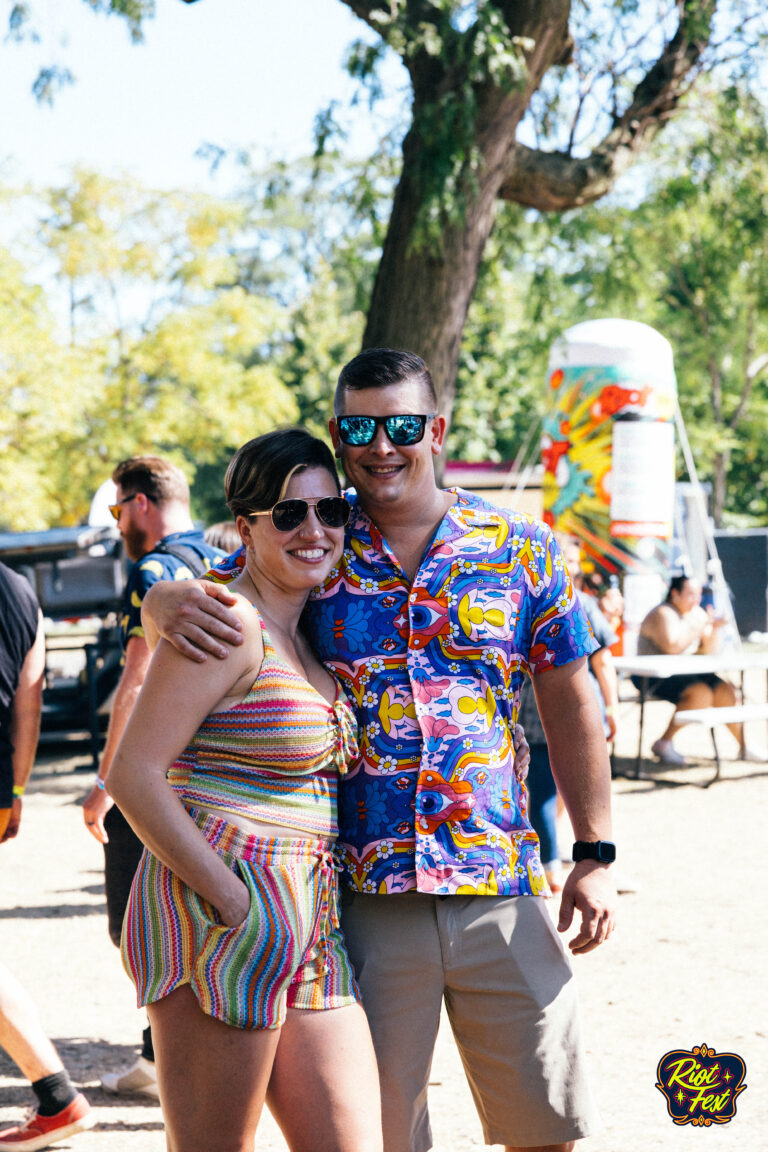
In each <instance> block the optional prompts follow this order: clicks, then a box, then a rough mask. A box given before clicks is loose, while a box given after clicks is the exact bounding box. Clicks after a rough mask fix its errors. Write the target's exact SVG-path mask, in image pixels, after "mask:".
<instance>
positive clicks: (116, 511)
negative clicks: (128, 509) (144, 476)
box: [109, 492, 138, 520]
mask: <svg viewBox="0 0 768 1152" xmlns="http://www.w3.org/2000/svg"><path fill="white" fill-rule="evenodd" d="M137 496H138V492H134V494H133V496H124V497H123V499H122V500H118V502H117V504H110V505H109V510H110V512H111V513H112V516H113V518H114V519H115V520H119V519H120V513H121V512H122V510H123V509H122V507H121V505H123V504H130V502H131V500H135V499H136V497H137Z"/></svg>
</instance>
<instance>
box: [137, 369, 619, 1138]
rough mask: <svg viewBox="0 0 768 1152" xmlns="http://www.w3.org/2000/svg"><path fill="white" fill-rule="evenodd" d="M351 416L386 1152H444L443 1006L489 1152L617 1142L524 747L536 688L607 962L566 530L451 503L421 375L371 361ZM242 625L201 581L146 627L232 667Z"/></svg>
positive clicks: (322, 593) (331, 617) (580, 647)
mask: <svg viewBox="0 0 768 1152" xmlns="http://www.w3.org/2000/svg"><path fill="white" fill-rule="evenodd" d="M334 410H335V415H334V417H333V419H332V420H331V421H330V425H329V429H330V434H331V438H332V441H333V445H334V447H335V449H336V452H337V455H338V456H340V458H341V462H342V466H343V469H344V473H345V475H346V477H347V480H348V482H349V484H350V490H348V492H347V499H348V500H349V501H350V503H351V505H352V513H351V516H350V521H349V525H348V528H347V546H346V548H345V551H344V557H343V560H342V562H341V564H340V565H339V566H338V569H336V570H334V571H332V572H331V573H330V574H329V575H328V577H327V579H326V581H325V583H324V585H323V586H322V588H321V589H319V590H318V591H317V592H316V593H314V594H313V597H312V599H311V601H310V604H309V607H308V611H307V613H306V628H307V632H308V636H309V637H310V638H311V640H312V643H313V645H314V647H315V650H316V651H317V653H318V655H319V656H320V658H321V659H322V660H323V662H324V663H325V665H326V666H327V667H329V668H331V669H332V670H333V671H334V672H335V673H336V674H337V675H338V676H339V678H340V679H341V681H342V683H343V684H344V685H345V687H346V688H347V690H348V692H349V694H350V696H351V697H352V698H353V699H354V702H355V705H356V711H357V719H358V725H359V731H360V738H361V744H360V753H359V757H358V759H357V761H356V762H355V764H354V765H353V766H352V768H351V770H350V772H349V773H348V774H347V775H346V776H345V777H344V778H343V782H342V784H341V787H340V793H339V842H340V847H341V849H342V852H343V861H344V881H345V884H344V887H343V889H342V928H343V930H344V934H345V938H346V940H347V947H348V949H349V955H350V957H351V959H352V963H353V965H354V968H355V973H356V976H357V979H358V982H359V984H360V988H361V990H362V994H363V1004H364V1006H365V1010H366V1013H367V1016H368V1019H369V1022H370V1026H371V1032H372V1035H373V1041H374V1047H375V1050H376V1057H377V1061H378V1066H379V1074H380V1078H381V1088H382V1120H383V1128H384V1148H385V1152H426V1150H427V1149H429V1148H430V1147H431V1144H432V1139H431V1132H430V1124H429V1111H428V1099H427V1097H428V1092H427V1086H428V1080H429V1070H430V1067H431V1062H432V1055H433V1049H434V1044H435V1039H436V1036H437V1031H438V1026H439V1020H440V1012H441V1008H442V1005H443V1003H444V1004H445V1007H446V1010H447V1012H448V1015H449V1017H450V1020H451V1024H452V1027H453V1033H454V1037H455V1040H456V1043H457V1045H458V1047H459V1049H460V1053H461V1057H462V1061H463V1064H464V1067H465V1069H466V1072H467V1076H468V1078H469V1081H470V1085H471V1088H472V1093H473V1097H474V1099H475V1103H476V1105H477V1108H478V1112H479V1113H480V1118H481V1122H482V1126H483V1131H484V1136H485V1141H486V1143H488V1144H502V1145H504V1146H505V1148H506V1149H507V1150H508V1152H509V1150H514V1149H518V1148H537V1149H546V1152H565V1150H566V1149H571V1148H573V1144H574V1141H575V1140H577V1139H579V1138H580V1137H582V1136H586V1135H589V1134H590V1133H591V1132H594V1131H595V1129H596V1127H597V1123H598V1121H597V1118H596V1114H595V1108H594V1105H593V1102H592V1097H591V1093H590V1091H589V1086H588V1083H587V1077H586V1069H585V1059H584V1052H583V1045H582V1041H581V1035H580V1024H579V1013H578V1004H577V997H576V989H575V980H574V977H573V972H572V969H571V965H570V962H569V959H568V957H567V954H566V951H565V949H564V947H563V945H562V944H561V942H560V938H559V936H558V934H557V932H556V931H555V929H554V927H553V925H552V923H551V920H550V917H549V913H548V911H547V909H546V907H545V905H544V899H543V898H544V897H546V896H547V895H548V888H547V882H546V878H545V875H544V870H543V868H542V864H541V859H540V856H539V848H538V838H537V836H536V833H535V832H534V830H533V829H532V827H531V824H530V821H529V819H528V795H527V790H526V788H525V786H524V783H523V781H522V779H521V778H520V777H521V775H522V773H520V772H518V771H517V769H516V766H515V756H514V742H515V733H516V719H517V710H518V706H519V698H520V689H521V686H522V684H523V681H524V679H525V677H526V674H530V676H531V678H532V680H533V685H534V691H535V695H536V701H537V705H538V709H539V713H540V715H541V719H542V723H543V725H544V729H545V732H546V737H547V741H548V744H549V751H550V757H551V762H552V769H553V772H554V774H555V777H556V780H557V784H558V788H559V790H560V793H561V795H562V797H563V800H564V802H565V805H566V808H567V810H568V813H569V816H570V818H571V823H572V825H573V828H574V832H575V835H576V843H575V844H574V850H573V856H574V861H575V863H574V867H573V869H572V871H571V872H570V873H569V876H568V878H567V880H566V882H565V885H564V887H563V892H562V897H561V903H560V916H559V922H558V929H559V931H560V932H566V931H568V929H569V928H570V926H571V924H572V923H573V919H574V915H577V916H578V918H579V921H578V924H577V925H576V931H575V933H574V935H573V936H572V938H571V939H570V940H569V941H568V946H569V948H570V950H571V952H572V953H574V954H582V953H586V952H589V951H591V950H592V949H594V948H596V947H598V946H599V945H600V944H602V943H603V942H604V941H605V940H606V939H607V938H608V937H609V936H610V934H611V932H612V930H613V924H614V907H615V900H616V894H615V885H614V884H613V880H612V877H611V875H610V864H611V861H612V860H613V858H614V856H615V847H614V845H613V844H612V843H611V842H610V835H611V818H610V765H609V761H608V752H607V745H606V741H605V737H604V735H603V730H602V723H601V718H600V712H599V709H598V706H597V702H596V700H595V696H594V693H593V691H592V689H591V686H590V683H589V676H588V671H587V658H588V656H589V654H590V653H591V652H592V651H593V650H594V649H595V641H594V639H593V638H592V636H591V634H590V630H589V626H588V623H587V620H586V618H585V616H584V613H583V611H582V609H581V607H580V606H579V603H578V600H577V597H576V594H575V590H574V587H573V584H572V582H571V580H570V577H569V575H568V571H567V569H566V566H565V564H564V561H563V558H562V555H561V553H560V550H559V548H558V546H557V543H556V541H555V540H554V538H553V536H552V533H551V531H550V530H549V528H548V527H547V526H546V525H545V524H543V523H541V522H539V521H537V520H534V519H532V518H531V517H529V516H525V515H522V514H519V513H516V512H513V511H511V510H508V509H502V508H496V507H494V506H493V505H491V504H489V503H488V502H487V501H485V500H484V499H482V498H480V497H478V496H476V495H474V494H473V493H470V492H466V491H463V490H461V489H450V490H444V489H442V488H440V487H438V485H437V483H436V478H435V471H434V461H435V459H436V458H437V456H438V455H439V454H440V452H441V451H442V447H443V438H444V435H445V428H446V421H445V418H444V417H443V416H442V415H441V414H440V412H439V405H438V402H437V398H436V394H435V388H434V384H433V381H432V377H431V374H430V372H429V369H428V368H427V365H426V364H425V363H424V361H423V360H422V359H421V358H420V357H419V356H416V355H415V354H413V353H410V352H402V351H398V350H395V349H380V348H373V349H368V350H366V351H364V352H362V353H360V354H359V355H358V356H356V357H355V358H354V359H353V360H352V361H351V362H350V363H349V364H347V365H346V366H345V367H344V368H343V369H342V371H341V374H340V376H339V380H338V385H337V388H336V394H335V400H334ZM240 563H242V556H239V557H238V556H237V555H236V556H234V557H231V558H230V559H229V560H228V561H226V562H225V564H224V565H223V566H220V568H219V570H218V574H217V579H219V580H225V579H226V578H227V576H228V575H230V574H231V572H232V571H236V570H237V568H238V564H240ZM226 603H227V596H226V589H223V588H221V587H220V586H218V585H216V584H214V583H211V582H207V583H206V582H200V583H196V584H195V585H194V586H190V587H189V588H183V589H175V588H170V587H168V586H164V587H158V588H157V589H153V590H152V591H151V593H150V595H149V597H148V598H147V601H146V605H145V608H146V614H147V617H148V618H149V617H150V616H151V617H152V619H153V625H152V626H153V627H157V628H158V629H159V631H160V632H161V633H162V634H163V635H164V636H167V637H168V638H169V639H171V640H172V642H173V643H174V644H175V645H176V646H177V647H178V649H179V651H180V652H181V653H183V654H185V655H187V656H189V657H191V658H192V659H193V660H197V661H201V660H203V661H205V660H206V659H207V655H208V654H212V655H214V656H217V657H226V659H225V660H224V663H228V662H229V660H230V659H231V658H232V655H233V654H234V653H236V652H237V651H238V650H239V649H238V642H239V628H240V624H239V621H238V620H237V618H236V616H235V615H234V614H232V613H227V611H226ZM230 645H232V647H230ZM216 662H217V661H213V662H211V661H208V663H204V664H203V667H204V668H205V667H208V666H209V665H210V664H211V663H213V664H215V663H216Z"/></svg>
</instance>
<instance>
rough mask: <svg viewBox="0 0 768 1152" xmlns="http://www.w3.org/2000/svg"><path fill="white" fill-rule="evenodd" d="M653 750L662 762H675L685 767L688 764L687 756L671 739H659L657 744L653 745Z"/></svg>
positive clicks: (680, 766)
mask: <svg viewBox="0 0 768 1152" xmlns="http://www.w3.org/2000/svg"><path fill="white" fill-rule="evenodd" d="M651 752H653V754H654V756H658V758H659V760H661V762H662V764H675V765H677V766H678V767H679V768H683V767H684V766H685V764H686V759H685V756H682V755H681V754H680V753H679V752H678V751H677V749H676V748H674V747H673V746H672V741H671V740H657V741H656V743H655V744H652V745H651Z"/></svg>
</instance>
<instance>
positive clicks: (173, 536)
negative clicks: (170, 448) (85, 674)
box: [83, 456, 223, 1097]
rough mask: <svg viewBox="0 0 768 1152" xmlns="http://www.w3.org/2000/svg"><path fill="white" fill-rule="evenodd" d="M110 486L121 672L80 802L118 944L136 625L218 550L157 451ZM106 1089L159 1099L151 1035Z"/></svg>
mask: <svg viewBox="0 0 768 1152" xmlns="http://www.w3.org/2000/svg"><path fill="white" fill-rule="evenodd" d="M112 479H113V481H114V483H115V485H116V493H117V494H116V498H115V503H114V504H112V505H110V511H111V513H112V515H113V517H114V518H115V520H116V521H117V527H118V531H119V533H120V535H121V536H122V539H123V545H124V547H125V552H126V555H127V557H128V559H129V560H133V561H135V563H134V564H133V567H132V568H131V571H130V574H129V576H128V581H127V583H126V587H125V591H124V593H123V613H122V619H121V632H122V642H123V651H124V656H123V659H124V663H123V671H122V674H121V676H120V681H119V683H118V685H117V689H116V691H115V698H114V702H113V705H112V713H111V716H110V720H109V727H108V730H107V738H106V742H105V746H104V752H103V754H102V757H101V761H100V764H99V769H98V773H97V776H96V781H95V783H94V785H93V788H92V789H91V791H90V793H89V794H88V796H87V797H86V800H85V804H84V805H83V818H84V820H85V824H86V827H87V828H88V831H89V832H90V833H91V835H92V836H94V837H95V838H96V839H97V840H98V841H99V842H100V843H101V844H103V845H104V876H105V887H106V897H107V916H108V920H109V935H110V938H111V939H112V942H113V943H114V944H116V945H117V947H120V934H121V931H122V925H123V917H124V915H125V908H126V904H127V902H128V894H129V892H130V888H131V883H132V881H133V877H134V873H135V872H136V866H137V864H138V862H139V857H140V856H141V852H142V849H143V845H142V843H141V841H140V840H139V838H138V837H137V836H136V833H135V832H134V831H133V829H132V828H131V827H130V825H129V824H128V821H127V820H126V819H125V817H124V816H123V814H122V813H121V812H120V810H119V809H118V808H116V807H114V804H113V801H112V799H111V797H110V796H109V794H108V793H107V792H106V791H105V782H106V779H107V776H108V775H109V768H110V765H111V763H112V758H113V756H114V754H115V750H116V748H117V746H118V744H119V743H120V737H121V736H122V734H123V729H124V728H125V725H126V723H127V721H128V717H129V716H130V714H131V709H132V708H133V705H134V702H135V700H136V697H137V696H138V694H139V689H140V688H141V685H142V684H143V682H144V677H145V675H146V671H147V666H148V664H149V658H150V652H149V648H148V646H147V642H146V640H145V638H144V629H143V627H142V624H141V603H142V600H143V599H144V596H145V595H146V593H147V590H148V589H149V588H151V586H152V585H153V584H155V583H156V582H157V581H158V580H188V579H191V578H192V577H193V576H195V575H198V576H199V575H200V574H201V573H202V572H204V571H205V569H206V568H208V567H209V566H210V564H211V563H213V562H215V561H216V560H217V559H220V558H221V557H222V555H223V553H222V552H221V551H220V550H219V549H218V548H214V547H213V546H212V545H210V544H207V543H206V541H205V539H204V538H203V533H202V532H201V531H199V530H198V529H196V528H195V527H194V524H193V523H192V517H191V514H190V507H189V484H188V483H187V478H186V476H185V475H184V473H183V472H182V471H181V469H180V468H177V467H176V465H175V464H172V463H171V462H170V461H168V460H163V459H161V458H160V457H159V456H133V457H131V458H130V459H128V460H123V461H122V463H120V464H118V465H117V467H116V468H115V470H114V472H113V473H112ZM101 1082H102V1085H103V1087H104V1088H105V1089H106V1090H107V1091H108V1092H119V1093H123V1092H126V1093H127V1092H139V1093H142V1094H144V1095H148V1096H154V1097H157V1095H158V1092H157V1077H156V1075H155V1066H154V1052H153V1050H152V1036H151V1032H150V1029H149V1028H146V1029H145V1030H144V1034H143V1043H142V1051H141V1054H140V1055H139V1057H138V1059H137V1060H136V1062H135V1063H134V1064H132V1065H131V1066H130V1067H129V1068H127V1069H125V1071H123V1072H119V1073H107V1074H105V1075H104V1076H103V1077H102V1081H101Z"/></svg>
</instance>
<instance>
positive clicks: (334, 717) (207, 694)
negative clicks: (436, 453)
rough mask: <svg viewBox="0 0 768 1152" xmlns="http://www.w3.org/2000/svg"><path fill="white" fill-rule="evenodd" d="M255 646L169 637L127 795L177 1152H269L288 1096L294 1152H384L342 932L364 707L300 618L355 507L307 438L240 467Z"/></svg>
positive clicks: (142, 965)
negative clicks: (273, 1126) (350, 784)
mask: <svg viewBox="0 0 768 1152" xmlns="http://www.w3.org/2000/svg"><path fill="white" fill-rule="evenodd" d="M225 487H226V498H227V503H228V505H229V508H230V510H231V512H232V514H233V516H234V518H235V522H236V524H237V528H238V532H239V534H240V538H241V540H242V542H243V554H244V559H243V564H242V566H241V568H240V571H239V573H238V575H237V577H236V579H235V580H234V581H233V582H232V583H231V584H230V590H231V591H232V592H233V593H234V594H235V598H234V604H235V607H234V611H235V613H236V615H237V617H238V620H239V622H240V625H241V627H242V636H243V640H244V643H243V645H242V646H241V647H240V648H238V650H237V652H236V653H235V654H233V658H232V659H231V660H227V661H216V662H214V663H212V664H210V665H201V664H193V663H191V662H190V661H189V660H186V659H185V658H183V657H182V656H180V655H179V653H178V652H177V651H176V650H175V649H174V648H173V647H172V645H170V644H169V643H167V642H165V641H163V642H161V643H160V644H159V645H158V646H157V648H156V650H155V652H154V654H153V656H152V659H151V661H150V664H149V668H148V670H147V674H146V677H145V679H144V684H143V687H142V689H141V692H140V694H139V697H138V700H137V702H136V704H135V706H134V709H133V712H132V714H131V717H130V719H129V721H128V724H127V726H126V729H125V732H124V733H123V738H122V740H121V742H120V745H119V747H118V749H117V752H116V754H115V757H114V760H113V762H112V768H111V770H110V774H109V778H108V787H109V789H110V791H111V792H112V793H113V795H114V797H115V799H116V801H117V803H118V804H119V805H120V807H121V809H122V810H123V811H124V812H125V813H126V815H127V817H128V819H129V821H130V822H131V824H132V825H133V827H134V829H135V830H136V832H137V834H138V835H139V836H140V837H141V839H142V841H143V842H144V843H145V844H146V846H147V849H146V851H145V852H144V854H143V856H142V859H141V863H140V864H139V868H138V871H137V873H136V877H135V879H134V882H133V888H132V892H131V897H130V901H129V906H128V911H127V914H126V918H125V924H124V929H123V959H124V962H125V965H126V968H127V970H128V971H129V973H130V974H131V976H132V977H133V979H134V982H135V984H136V987H137V992H138V999H139V1003H140V1004H146V1005H148V1012H149V1016H150V1021H151V1025H152V1033H153V1038H154V1044H155V1049H156V1052H157V1067H158V1082H159V1087H160V1099H161V1103H162V1107H163V1114H164V1118H165V1123H166V1135H167V1141H168V1148H169V1149H173V1152H198V1150H199V1149H214V1148H222V1149H223V1148H226V1149H228V1150H231V1152H235V1150H238V1152H251V1150H252V1149H253V1146H254V1139H255V1136H256V1128H257V1125H258V1121H259V1116H260V1113H261V1110H262V1106H263V1104H264V1101H265V1098H266V1096H267V1089H268V1088H269V1104H270V1108H271V1110H272V1112H273V1113H274V1115H275V1117H276V1119H277V1121H278V1123H279V1124H280V1126H281V1128H282V1130H283V1132H284V1133H285V1136H286V1139H287V1142H288V1144H289V1146H290V1147H291V1149H293V1150H294V1152H302V1150H303V1152H319V1150H324V1152H378V1150H379V1149H380V1148H381V1122H380V1099H379V1083H378V1075H377V1070H376V1061H375V1057H374V1054H373V1046H372V1043H371V1038H370V1032H369V1029H368V1025H367V1022H366V1018H365V1014H364V1012H363V1010H362V1007H361V1006H360V993H359V990H358V987H357V984H356V981H355V978H354V974H353V972H352V967H351V964H350V962H349V959H348V957H347V953H346V950H345V947H344V942H343V938H342V936H341V932H340V929H339V914H338V869H339V866H338V863H337V859H336V856H335V854H334V847H335V840H336V836H337V831H338V821H337V783H338V779H339V775H340V774H341V773H344V772H345V771H346V769H347V765H348V762H349V761H350V760H351V759H352V757H353V756H354V755H355V754H356V752H357V728H356V724H355V718H354V714H353V712H352V709H351V707H350V705H349V703H348V701H347V699H346V697H345V694H344V691H343V689H342V687H341V685H340V683H339V682H338V680H337V679H336V678H335V677H334V676H332V675H331V674H330V673H329V672H328V671H327V670H326V669H325V668H324V667H323V665H322V664H321V663H320V662H319V660H318V659H317V657H316V656H315V654H314V652H313V651H312V648H311V647H310V644H309V641H308V639H307V637H306V635H305V633H304V631H303V628H302V626H301V624H302V616H303V612H304V607H305V604H306V602H307V599H308V597H309V595H310V593H311V591H312V589H313V588H315V587H316V586H317V585H318V584H322V583H323V582H324V581H325V580H326V579H328V578H329V576H332V574H333V573H337V572H338V568H337V566H338V564H339V561H340V560H341V555H342V549H343V544H344V526H345V525H346V523H347V519H348V517H349V512H350V506H349V504H348V503H347V502H346V501H345V500H344V499H343V497H342V496H341V493H340V488H339V481H338V478H337V476H336V470H335V466H334V460H333V456H332V454H331V452H330V449H329V448H328V447H327V445H326V444H324V443H323V442H322V441H321V440H317V439H315V438H314V437H313V436H311V435H310V434H309V433H308V432H305V431H304V430H303V429H299V428H288V429H282V430H279V431H276V432H271V433H267V434H266V435H264V436H260V437H257V438H256V439H255V440H252V441H250V442H249V443H248V444H246V445H244V446H243V447H242V448H241V449H240V450H239V451H238V452H237V453H236V454H235V456H234V457H233V459H232V462H231V463H230V466H229V469H228V470H227V476H226V481H225Z"/></svg>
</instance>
